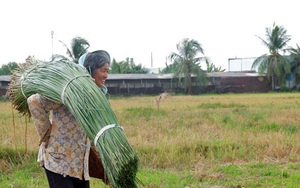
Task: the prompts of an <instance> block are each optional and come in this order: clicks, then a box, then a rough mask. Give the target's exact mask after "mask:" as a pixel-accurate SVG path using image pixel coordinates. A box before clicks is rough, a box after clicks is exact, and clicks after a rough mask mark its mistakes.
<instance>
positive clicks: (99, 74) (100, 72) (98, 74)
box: [93, 63, 109, 87]
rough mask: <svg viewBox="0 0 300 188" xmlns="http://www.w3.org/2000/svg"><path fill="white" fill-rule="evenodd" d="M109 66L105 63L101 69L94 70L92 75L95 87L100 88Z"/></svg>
mask: <svg viewBox="0 0 300 188" xmlns="http://www.w3.org/2000/svg"><path fill="white" fill-rule="evenodd" d="M108 70H109V64H108V63H105V64H104V65H103V66H102V67H100V68H98V69H96V70H95V71H94V74H93V78H94V79H95V83H96V84H97V86H99V87H102V86H103V85H104V83H105V80H106V79H107V76H108Z"/></svg>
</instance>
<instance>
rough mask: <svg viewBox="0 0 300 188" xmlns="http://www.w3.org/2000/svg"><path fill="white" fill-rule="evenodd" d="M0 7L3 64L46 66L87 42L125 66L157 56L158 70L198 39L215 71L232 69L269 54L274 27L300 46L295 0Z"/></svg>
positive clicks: (39, 0) (57, 2) (135, 0)
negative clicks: (74, 43) (75, 43)
mask: <svg viewBox="0 0 300 188" xmlns="http://www.w3.org/2000/svg"><path fill="white" fill-rule="evenodd" d="M0 5H1V6H0V7H1V8H0V9H1V10H0V20H1V22H0V23H1V29H0V34H1V35H0V48H1V49H0V52H1V54H0V65H2V64H7V63H8V62H12V61H14V62H17V63H21V62H24V61H25V59H26V58H27V57H28V56H29V55H34V56H35V57H36V58H37V59H40V60H49V58H50V57H51V55H52V52H53V53H54V54H62V55H66V50H65V48H64V47H63V45H62V44H61V43H60V42H59V40H61V41H63V42H64V43H66V44H67V45H70V42H71V40H72V38H74V37H76V36H79V37H82V38H85V39H86V40H88V41H89V43H90V48H89V51H93V50H98V49H104V50H107V51H108V52H109V53H110V55H111V57H112V58H115V59H116V60H117V61H122V60H125V59H126V57H130V58H134V62H135V63H136V64H142V65H143V66H145V67H150V66H151V53H152V57H153V67H165V62H166V57H167V56H168V55H169V54H170V53H171V52H177V51H176V44H177V43H179V42H180V41H181V40H182V39H184V38H190V39H195V40H197V41H199V42H200V43H201V44H202V47H203V49H204V52H205V55H206V56H208V57H210V59H211V60H212V62H213V63H214V64H215V65H217V66H222V68H226V69H228V58H234V57H238V58H248V57H257V56H260V55H262V54H264V53H267V52H268V51H267V49H266V48H265V47H264V46H263V45H262V44H261V42H260V40H259V39H258V38H257V36H260V37H262V38H265V29H266V27H271V26H272V25H273V23H274V22H275V23H276V24H277V25H280V26H283V27H284V28H285V29H287V33H288V34H289V35H291V38H292V40H291V41H290V43H289V46H292V47H296V44H300V26H299V25H298V23H299V20H298V18H299V9H298V7H299V6H298V3H297V1H295V0H285V1H282V0H226V1H225V0H106V1H104V0H85V1H79V0H26V1H24V0H10V1H1V3H0ZM51 31H53V32H54V35H53V40H52V37H51ZM256 35H257V36H256ZM52 43H53V48H52ZM203 66H204V64H203Z"/></svg>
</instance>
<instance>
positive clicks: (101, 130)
mask: <svg viewBox="0 0 300 188" xmlns="http://www.w3.org/2000/svg"><path fill="white" fill-rule="evenodd" d="M114 127H117V128H120V129H122V130H123V127H121V126H117V125H116V124H110V125H106V126H104V127H102V128H101V129H100V131H99V132H98V133H97V135H96V136H95V139H94V145H95V146H96V144H97V141H98V139H99V137H100V136H101V135H102V134H103V133H104V132H105V131H106V130H108V129H111V128H114Z"/></svg>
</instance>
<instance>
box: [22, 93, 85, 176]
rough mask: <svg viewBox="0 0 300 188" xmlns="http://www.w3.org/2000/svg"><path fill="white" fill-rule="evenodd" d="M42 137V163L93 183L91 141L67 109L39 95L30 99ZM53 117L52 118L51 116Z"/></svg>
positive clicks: (55, 170)
mask: <svg viewBox="0 0 300 188" xmlns="http://www.w3.org/2000/svg"><path fill="white" fill-rule="evenodd" d="M27 103H28V106H29V110H30V113H31V117H32V119H33V122H34V124H35V126H36V130H37V132H38V134H39V136H40V138H41V142H40V149H39V155H38V162H40V164H41V166H44V167H45V168H46V169H47V170H50V171H52V172H55V173H58V174H62V175H63V176H70V177H74V178H79V179H80V180H89V179H90V176H89V172H88V159H89V151H90V146H91V143H90V140H89V138H88V137H87V135H86V134H85V132H84V130H83V129H82V128H81V126H80V125H79V124H78V123H77V122H76V120H75V118H74V116H73V115H72V113H71V112H69V110H68V109H67V107H66V106H64V105H62V104H58V103H56V102H53V101H51V100H49V99H47V98H45V97H43V96H41V95H39V94H34V95H32V96H30V97H29V98H28V99H27ZM49 115H50V117H49Z"/></svg>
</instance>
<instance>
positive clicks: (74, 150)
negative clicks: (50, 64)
mask: <svg viewBox="0 0 300 188" xmlns="http://www.w3.org/2000/svg"><path fill="white" fill-rule="evenodd" d="M79 64H81V65H83V66H84V67H86V68H87V70H88V71H89V73H90V74H91V76H92V78H93V79H94V81H95V83H96V84H97V86H99V87H100V90H101V92H104V93H105V94H106V93H107V89H106V87H105V86H104V83H105V80H106V78H107V76H108V70H109V64H110V56H109V54H108V53H107V52H106V51H102V50H99V51H95V52H92V53H86V54H84V55H83V56H82V57H81V58H80V59H79ZM99 92H100V91H99ZM27 102H28V106H29V110H30V114H31V117H32V119H33V122H34V124H35V126H36V129H37V131H38V134H39V136H40V138H41V140H40V150H39V154H38V162H40V165H41V166H42V167H44V169H45V171H46V175H47V178H48V182H49V186H50V188H89V179H90V174H89V156H90V157H91V155H90V149H91V147H93V146H91V145H92V144H91V141H90V139H89V138H88V136H87V135H86V133H85V132H84V130H83V129H82V127H81V126H80V125H79V124H78V123H77V122H76V120H75V118H74V116H73V115H72V113H71V112H70V111H69V110H68V109H67V107H66V106H65V105H62V104H58V103H56V102H54V101H51V100H49V99H47V98H46V97H44V96H42V95H40V94H34V95H31V96H30V97H29V98H28V99H27ZM49 113H50V114H51V117H50V118H49ZM94 159H95V158H94ZM91 162H94V161H91ZM98 165H99V164H98ZM100 165H101V162H100ZM100 167H101V166H100ZM98 168H99V167H98ZM98 170H99V171H98V172H100V176H98V178H101V179H103V180H104V182H105V183H107V179H106V177H105V175H104V170H103V167H102V169H98ZM101 170H102V171H101Z"/></svg>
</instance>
